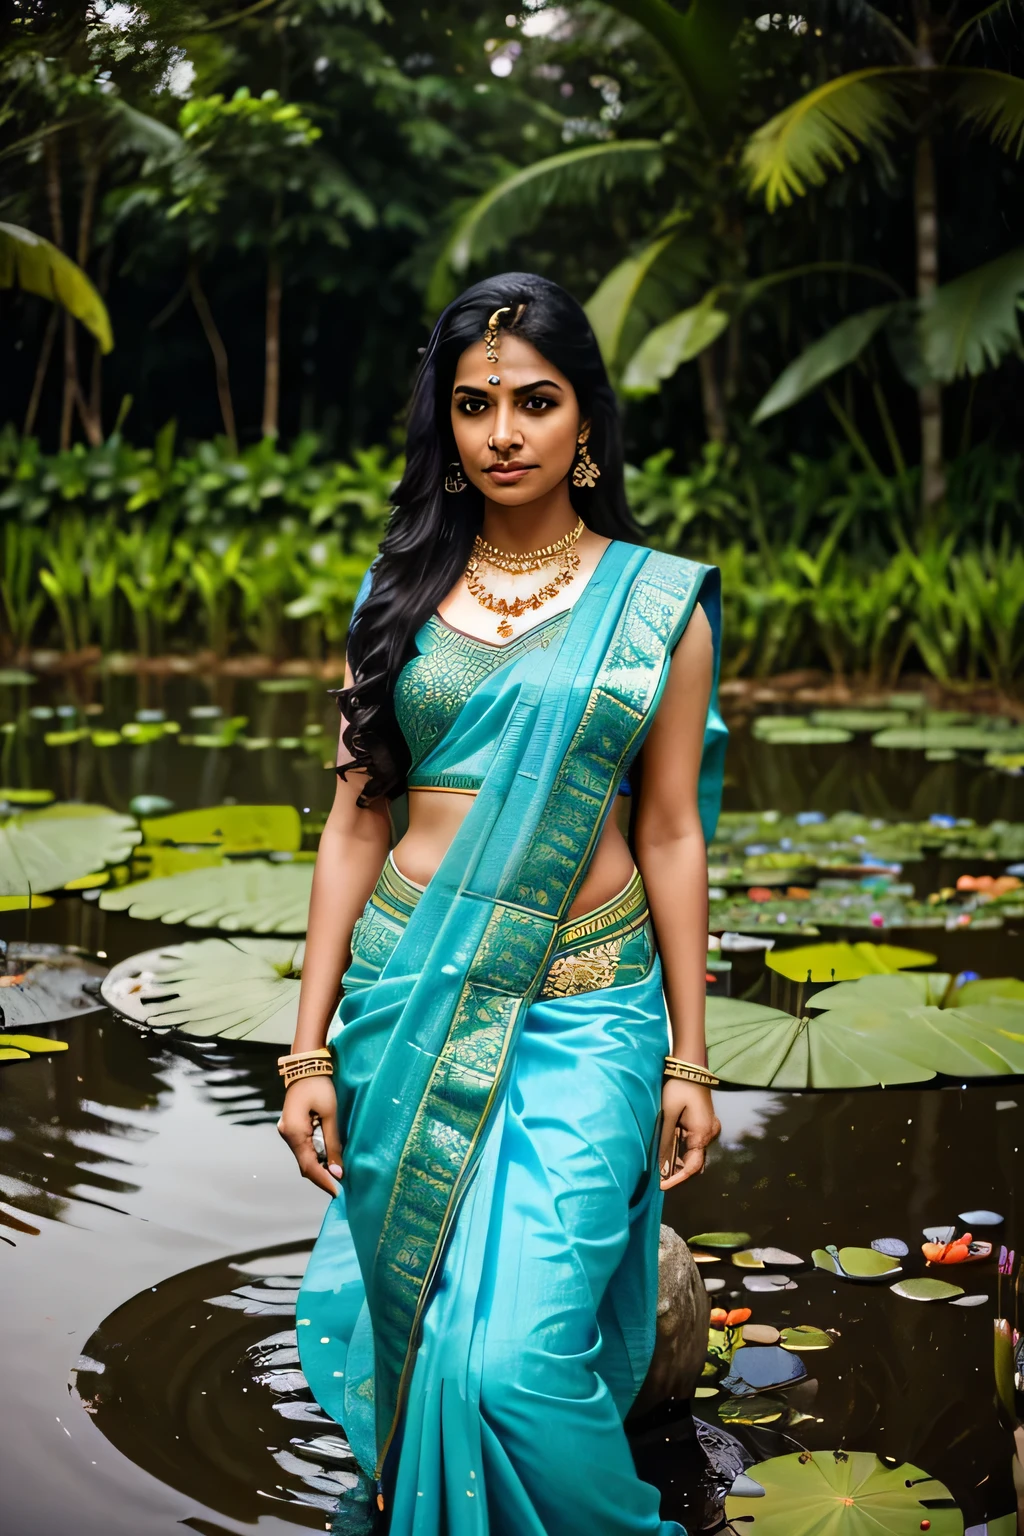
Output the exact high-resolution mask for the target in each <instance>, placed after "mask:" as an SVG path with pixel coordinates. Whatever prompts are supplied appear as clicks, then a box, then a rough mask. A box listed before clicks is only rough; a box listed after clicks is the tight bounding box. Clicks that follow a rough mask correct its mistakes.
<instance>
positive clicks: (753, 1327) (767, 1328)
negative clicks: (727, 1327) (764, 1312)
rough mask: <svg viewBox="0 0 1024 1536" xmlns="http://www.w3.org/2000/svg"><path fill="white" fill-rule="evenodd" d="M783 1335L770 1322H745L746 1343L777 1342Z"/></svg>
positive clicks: (744, 1337)
mask: <svg viewBox="0 0 1024 1536" xmlns="http://www.w3.org/2000/svg"><path fill="white" fill-rule="evenodd" d="M781 1337H782V1335H781V1334H780V1333H779V1330H778V1329H777V1328H773V1327H772V1326H771V1324H770V1323H744V1325H743V1334H742V1338H743V1342H744V1344H777V1343H778V1342H779V1339H780V1338H781Z"/></svg>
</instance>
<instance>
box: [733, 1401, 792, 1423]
mask: <svg viewBox="0 0 1024 1536" xmlns="http://www.w3.org/2000/svg"><path fill="white" fill-rule="evenodd" d="M717 1412H718V1417H719V1418H720V1419H721V1420H722V1423H723V1424H774V1423H775V1421H776V1420H777V1419H781V1418H782V1416H783V1414H784V1413H785V1412H786V1404H785V1403H784V1402H782V1401H780V1399H779V1398H777V1397H729V1398H727V1399H726V1400H725V1402H724V1403H719V1405H718V1409H717Z"/></svg>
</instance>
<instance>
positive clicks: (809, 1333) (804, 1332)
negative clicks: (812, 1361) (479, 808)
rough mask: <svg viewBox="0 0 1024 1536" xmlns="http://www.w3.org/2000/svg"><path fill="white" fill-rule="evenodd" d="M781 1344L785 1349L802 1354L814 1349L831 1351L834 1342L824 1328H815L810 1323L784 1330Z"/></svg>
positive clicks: (798, 1324) (799, 1324)
mask: <svg viewBox="0 0 1024 1536" xmlns="http://www.w3.org/2000/svg"><path fill="white" fill-rule="evenodd" d="M779 1342H780V1343H781V1345H782V1347H783V1349H795V1350H797V1351H798V1352H802V1351H804V1350H812V1349H831V1347H832V1342H833V1341H832V1338H831V1336H830V1335H829V1334H827V1333H826V1332H825V1330H824V1329H823V1328H814V1327H812V1326H811V1324H810V1323H797V1324H796V1326H795V1327H793V1328H783V1330H782V1337H781V1339H780V1340H779Z"/></svg>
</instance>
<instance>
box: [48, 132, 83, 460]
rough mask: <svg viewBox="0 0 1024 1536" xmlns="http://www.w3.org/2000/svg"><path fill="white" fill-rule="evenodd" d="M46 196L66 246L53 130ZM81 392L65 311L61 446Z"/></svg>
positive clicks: (56, 236)
mask: <svg viewBox="0 0 1024 1536" xmlns="http://www.w3.org/2000/svg"><path fill="white" fill-rule="evenodd" d="M44 153H45V156H46V196H47V201H48V202H49V205H50V230H51V233H52V235H53V243H54V245H55V246H56V247H57V249H58V250H59V251H62V250H63V249H64V210H63V207H62V199H61V181H60V142H59V135H57V134H56V133H53V134H50V135H49V136H48V137H47V139H46V142H45V147H44ZM77 392H78V354H77V352H76V350H75V322H74V320H73V319H72V318H71V315H70V314H69V313H68V312H67V310H65V311H64V396H63V401H62V404H61V412H60V448H61V450H62V451H63V450H64V449H65V448H70V447H71V418H72V415H73V412H74V408H75V400H76V397H77Z"/></svg>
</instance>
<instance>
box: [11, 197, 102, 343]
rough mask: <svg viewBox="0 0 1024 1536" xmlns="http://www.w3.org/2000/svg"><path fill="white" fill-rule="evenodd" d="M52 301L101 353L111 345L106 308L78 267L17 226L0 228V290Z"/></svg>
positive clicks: (56, 250) (57, 251)
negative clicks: (20, 290)
mask: <svg viewBox="0 0 1024 1536" xmlns="http://www.w3.org/2000/svg"><path fill="white" fill-rule="evenodd" d="M15 287H18V288H24V289H25V291H26V292H27V293H38V294H39V295H40V297H42V298H44V299H52V300H53V302H54V303H55V304H63V306H64V308H65V309H66V310H68V311H69V313H70V314H72V315H74V317H75V319H76V320H80V321H81V322H82V324H83V325H84V326H85V328H86V330H88V331H91V332H92V334H93V335H94V336H95V337H96V340H97V341H98V342H99V344H100V348H101V350H102V351H104V352H109V351H110V350H111V348H112V347H113V345H114V335H113V332H112V330H111V328H110V316H109V315H108V314H107V308H106V305H105V304H104V302H103V300H102V299H101V298H100V296H99V294H98V293H97V292H96V289H95V288H94V287H93V285H92V283H91V282H90V281H89V279H88V277H86V275H85V273H84V272H83V271H82V269H81V267H79V266H76V264H75V263H74V262H73V261H72V260H71V258H70V257H69V256H65V255H64V252H63V251H60V250H58V249H57V247H56V246H55V245H51V244H50V242H49V240H44V239H43V237H42V235H35V234H33V233H32V231H31V230H30V229H23V228H22V227H21V225H20V224H0V288H15Z"/></svg>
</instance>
